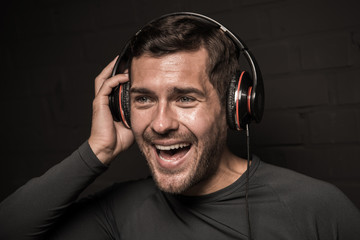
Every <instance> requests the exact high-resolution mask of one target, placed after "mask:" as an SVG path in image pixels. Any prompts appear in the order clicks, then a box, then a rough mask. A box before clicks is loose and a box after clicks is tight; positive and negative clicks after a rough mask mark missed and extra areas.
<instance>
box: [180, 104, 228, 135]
mask: <svg viewBox="0 0 360 240" xmlns="http://www.w3.org/2000/svg"><path fill="white" fill-rule="evenodd" d="M178 116H179V121H180V122H181V124H182V125H184V126H185V127H186V128H188V129H189V130H190V131H191V132H193V133H194V134H195V135H196V136H197V137H198V138H199V137H201V136H204V135H208V134H209V133H212V132H214V131H215V130H219V128H222V127H225V128H226V118H225V113H224V114H222V112H221V111H220V110H215V111H214V110H210V108H203V109H197V110H194V109H190V110H189V111H182V112H180V113H179V114H178Z"/></svg>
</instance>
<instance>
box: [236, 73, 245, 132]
mask: <svg viewBox="0 0 360 240" xmlns="http://www.w3.org/2000/svg"><path fill="white" fill-rule="evenodd" d="M244 73H245V71H243V72H242V73H241V75H240V77H239V84H238V87H237V90H236V91H237V93H238V94H239V93H240V92H239V90H240V85H241V80H242V77H243V76H244ZM234 96H236V94H234ZM236 123H237V126H238V129H237V130H240V120H239V95H238V96H237V99H236Z"/></svg>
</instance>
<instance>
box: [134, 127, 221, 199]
mask: <svg viewBox="0 0 360 240" xmlns="http://www.w3.org/2000/svg"><path fill="white" fill-rule="evenodd" d="M217 127H218V126H216V127H214V128H213V131H212V132H210V133H209V134H207V137H206V139H204V140H203V141H202V142H199V141H198V139H197V138H196V136H195V135H194V134H193V133H192V132H190V131H189V132H188V133H186V134H182V135H178V136H174V135H176V133H174V134H173V133H170V134H169V135H171V136H166V137H165V138H177V137H178V138H179V139H182V140H185V141H189V142H191V143H192V148H195V149H194V150H195V151H194V153H193V156H194V158H193V159H188V160H186V161H188V162H190V164H189V165H187V166H186V168H185V169H177V170H169V169H164V168H160V167H157V166H156V164H154V163H153V161H156V160H151V147H149V146H150V142H151V140H152V139H154V138H158V136H156V134H154V133H144V134H143V139H144V140H145V141H144V142H143V144H141V145H140V144H139V148H140V150H141V151H142V153H143V154H144V156H145V158H146V160H147V163H148V165H149V168H150V171H151V173H152V176H153V179H154V181H155V183H156V185H157V186H158V188H159V189H160V190H162V191H164V192H168V193H172V194H181V193H184V192H185V191H186V190H189V189H190V188H191V187H193V186H195V185H196V184H198V183H200V182H201V181H204V180H206V179H208V178H209V177H210V176H212V175H213V174H214V173H215V171H216V170H217V168H218V166H219V163H220V158H221V155H222V152H223V150H224V147H225V143H226V133H224V132H222V131H221V130H220V129H221V128H217ZM225 131H226V130H225Z"/></svg>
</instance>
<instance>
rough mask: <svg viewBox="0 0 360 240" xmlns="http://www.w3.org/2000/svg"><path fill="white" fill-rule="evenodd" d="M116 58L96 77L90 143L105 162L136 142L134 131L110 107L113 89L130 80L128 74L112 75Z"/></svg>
mask: <svg viewBox="0 0 360 240" xmlns="http://www.w3.org/2000/svg"><path fill="white" fill-rule="evenodd" d="M116 59H117V58H115V59H114V60H113V61H112V62H111V63H110V64H109V65H107V66H106V67H105V68H104V69H103V70H102V72H101V73H100V74H99V76H97V77H96V79H95V99H94V101H93V115H92V125H91V135H90V138H89V145H90V147H91V149H92V150H93V152H94V153H95V155H96V156H97V157H98V159H99V160H100V161H101V162H102V163H104V164H109V163H110V162H111V161H112V160H113V159H114V158H115V157H116V156H117V155H118V154H119V153H120V152H122V151H124V150H126V149H127V148H129V147H130V146H131V144H132V143H133V142H134V135H133V133H132V131H131V130H130V129H128V128H126V127H125V126H124V125H123V123H121V122H115V121H114V120H113V118H112V115H111V111H110V108H109V95H110V93H111V90H112V89H113V88H114V87H116V86H117V85H119V84H120V83H124V82H127V81H129V76H128V74H117V75H115V76H113V77H111V72H112V69H113V67H114V65H115V62H116Z"/></svg>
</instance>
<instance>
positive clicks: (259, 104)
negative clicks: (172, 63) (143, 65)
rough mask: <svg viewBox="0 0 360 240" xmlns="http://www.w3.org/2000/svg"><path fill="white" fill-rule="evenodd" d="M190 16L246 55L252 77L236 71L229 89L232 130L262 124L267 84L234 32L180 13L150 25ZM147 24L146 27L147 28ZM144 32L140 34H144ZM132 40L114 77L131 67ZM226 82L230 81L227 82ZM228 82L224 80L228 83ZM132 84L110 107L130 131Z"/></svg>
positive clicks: (120, 88) (121, 87) (113, 96)
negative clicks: (221, 32) (225, 37)
mask: <svg viewBox="0 0 360 240" xmlns="http://www.w3.org/2000/svg"><path fill="white" fill-rule="evenodd" d="M179 15H180V16H190V17H193V18H198V19H199V20H200V21H206V22H208V23H209V24H211V25H213V26H214V27H217V28H219V29H221V30H222V31H223V32H224V33H225V34H226V36H228V37H229V38H230V39H231V40H232V42H233V43H234V44H235V46H236V47H237V48H238V50H239V52H240V54H241V53H242V54H243V55H244V56H245V58H246V60H247V63H248V64H249V66H250V68H251V74H249V73H248V72H247V71H240V72H236V74H235V75H233V76H232V77H231V79H230V80H228V81H230V83H229V87H228V89H227V103H226V118H227V123H228V126H229V128H230V129H233V130H241V129H244V128H245V126H246V125H247V124H249V123H250V122H252V121H255V122H256V123H259V122H260V121H261V119H262V116H263V113H264V84H263V80H262V76H261V72H260V68H259V66H258V65H257V63H256V60H255V58H254V57H253V55H252V54H251V52H250V51H249V50H248V48H247V47H246V46H245V44H244V43H243V42H242V41H241V40H240V39H239V38H238V37H237V36H236V35H235V34H233V33H232V32H231V31H229V30H228V29H227V28H225V27H224V26H223V25H221V24H220V23H218V22H217V21H215V20H213V19H211V18H209V17H207V16H204V15H201V14H197V13H191V12H176V13H171V14H167V15H164V16H161V17H159V18H157V19H154V20H152V21H151V22H150V23H148V24H147V25H149V24H151V23H153V22H155V21H158V20H160V19H163V18H167V17H171V16H179ZM147 25H145V26H147ZM141 30H142V29H140V30H139V31H138V32H137V33H136V34H135V36H136V35H138V34H139V33H140V32H141ZM130 42H131V40H130V41H128V42H127V44H126V45H125V46H124V48H123V50H122V52H121V54H120V55H119V58H118V59H117V62H116V63H115V66H114V69H113V71H112V76H115V75H116V74H119V73H123V72H124V71H125V70H126V68H127V67H128V64H129V60H130V59H131V56H130ZM225 80H226V79H225ZM225 80H224V81H225ZM129 90H130V81H129V82H126V83H124V84H119V85H118V86H117V87H115V88H114V89H113V90H112V92H111V94H110V95H109V106H110V110H111V113H112V116H113V119H114V120H115V121H117V122H123V123H124V125H125V126H126V127H127V128H130V127H131V124H130V93H129Z"/></svg>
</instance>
